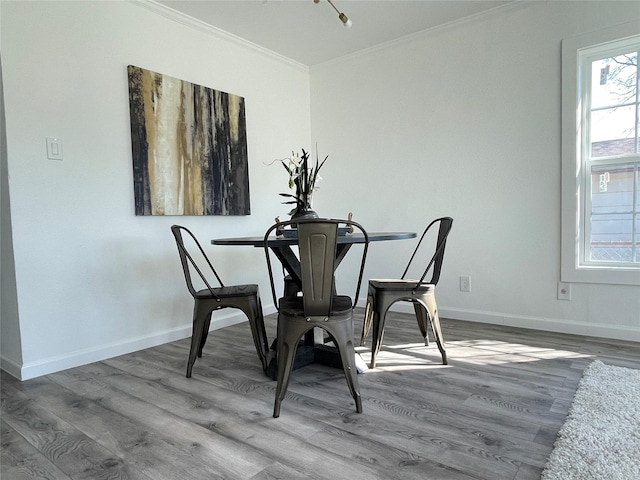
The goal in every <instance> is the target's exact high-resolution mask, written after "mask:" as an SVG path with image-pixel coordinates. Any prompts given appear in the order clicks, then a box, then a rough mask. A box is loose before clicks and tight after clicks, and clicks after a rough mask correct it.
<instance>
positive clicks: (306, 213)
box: [291, 210, 319, 220]
mask: <svg viewBox="0 0 640 480" xmlns="http://www.w3.org/2000/svg"><path fill="white" fill-rule="evenodd" d="M309 218H319V217H318V214H317V213H316V212H314V211H313V210H300V211H298V212H296V213H294V214H293V215H291V220H307V219H309Z"/></svg>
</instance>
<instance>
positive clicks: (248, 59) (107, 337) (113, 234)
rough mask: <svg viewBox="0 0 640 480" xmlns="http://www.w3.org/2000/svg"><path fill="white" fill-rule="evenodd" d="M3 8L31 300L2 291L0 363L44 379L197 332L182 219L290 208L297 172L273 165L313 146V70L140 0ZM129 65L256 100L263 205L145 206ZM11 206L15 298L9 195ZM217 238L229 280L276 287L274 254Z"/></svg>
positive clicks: (253, 138)
mask: <svg viewBox="0 0 640 480" xmlns="http://www.w3.org/2000/svg"><path fill="white" fill-rule="evenodd" d="M1 5H2V6H1V8H2V15H1V17H0V18H1V21H2V24H1V27H2V28H1V43H2V67H3V79H4V100H5V108H6V121H7V123H6V130H7V145H8V186H9V189H10V193H11V198H10V200H11V205H10V207H11V218H10V219H11V222H12V239H13V247H14V254H15V270H16V291H17V304H18V311H17V312H11V311H10V310H9V309H6V310H5V308H4V307H5V306H4V304H3V312H2V314H3V315H2V317H3V318H2V332H1V333H2V347H3V348H2V362H3V363H2V367H3V368H4V369H6V370H8V371H10V372H11V373H12V374H14V375H16V376H20V377H22V378H30V377H34V376H37V375H41V374H44V373H48V372H51V371H55V370H60V369H64V368H67V367H70V366H74V365H78V364H81V363H85V362H90V361H95V360H98V359H102V358H106V357H110V356H113V355H117V354H120V353H124V352H128V351H132V350H136V349H139V348H143V347H145V346H149V345H155V344H159V343H163V342H166V341H169V340H171V339H175V338H182V337H185V336H189V335H190V328H191V327H190V325H191V313H192V308H193V300H192V299H191V297H190V296H189V294H188V292H187V290H186V287H185V286H184V279H183V278H182V270H181V268H180V266H179V261H178V256H177V251H176V246H175V243H174V241H173V237H172V236H171V233H170V230H169V227H170V225H172V224H173V223H182V224H184V225H186V226H188V227H190V228H192V229H193V230H194V232H195V233H196V234H197V235H199V236H200V237H201V239H202V240H203V243H205V244H206V245H208V244H209V240H210V239H211V238H214V237H225V236H237V235H248V234H261V233H264V231H265V229H266V227H267V226H268V225H270V224H271V223H272V221H273V218H274V217H275V216H276V215H278V214H284V213H286V212H287V210H288V209H287V208H286V206H283V205H281V204H280V197H278V195H277V193H278V192H279V191H283V190H286V186H287V179H286V175H285V173H284V171H283V170H282V169H281V168H278V167H277V166H272V167H267V166H265V165H264V164H263V162H270V161H272V160H273V159H274V158H277V157H283V156H285V155H287V153H288V152H290V150H291V149H292V148H299V147H300V146H307V145H309V144H310V113H309V111H310V106H309V105H310V99H309V74H308V69H307V68H306V67H302V66H301V65H298V64H294V63H293V62H290V61H288V60H285V59H282V58H278V57H276V56H275V55H272V54H269V53H266V52H264V51H259V50H256V49H252V48H249V47H246V46H243V45H242V44H240V43H238V42H234V41H231V40H228V39H226V38H225V37H224V36H220V35H214V34H212V33H211V32H210V31H206V30H203V29H199V28H194V26H192V25H187V24H183V23H180V22H177V21H175V19H170V18H168V17H167V16H164V15H161V14H158V13H157V12H155V11H151V10H149V9H147V8H143V7H141V6H140V5H137V4H135V3H131V2H104V1H97V2H90V1H89V2H76V1H57V2H48V1H47V2H2V4H1ZM128 64H132V65H137V66H141V67H143V68H147V69H150V70H153V71H157V72H161V73H164V74H166V75H171V76H174V77H178V78H180V79H183V80H187V81H190V82H193V83H197V84H200V85H205V86H208V87H211V88H214V89H217V90H222V91H225V92H229V93H234V94H237V95H241V96H243V97H245V102H246V115H247V132H248V152H249V176H250V189H251V209H252V214H251V215H250V216H244V217H221V216H220V217H136V216H135V215H134V199H133V184H132V182H133V180H132V158H131V140H130V124H129V103H128V102H129V97H128V87H127V69H126V67H127V65H128ZM48 136H50V137H59V138H60V139H62V142H63V154H64V160H63V161H54V160H48V159H47V158H46V148H45V137H48ZM4 191H5V189H4V186H3V195H4ZM2 208H3V220H2V222H3V223H2V228H3V233H2V235H3V286H2V290H3V295H4V294H5V292H7V296H10V293H11V292H10V288H9V287H10V285H5V278H10V277H9V276H5V271H4V270H5V258H4V245H5V238H6V237H8V235H9V232H7V229H10V228H11V224H9V223H8V219H7V221H5V202H4V197H3V207H2ZM9 231H10V230H9ZM9 238H11V237H9ZM209 248H210V249H211V251H212V252H213V251H214V249H213V247H211V246H209ZM220 248H222V247H220ZM215 251H216V252H218V255H221V256H220V258H217V264H218V265H219V269H220V271H221V273H222V275H223V277H224V278H225V280H226V281H227V282H228V283H249V282H251V283H253V282H259V283H260V285H261V290H262V292H263V296H265V297H266V295H267V293H268V290H267V287H268V283H267V277H266V269H265V268H264V258H263V253H262V252H261V251H259V250H258V249H248V248H235V249H234V248H231V247H226V249H224V250H215ZM14 297H16V295H15V294H14ZM3 298H4V297H3ZM3 303H4V302H3ZM267 303H271V302H267ZM232 313H234V311H231V310H230V311H227V312H225V314H227V315H228V314H232ZM18 318H19V334H20V335H21V337H22V338H20V335H18V334H17V332H16V331H15V329H14V328H12V326H15V325H17V323H18ZM216 318H219V319H221V321H222V322H224V321H227V322H228V321H239V320H242V319H243V318H242V317H241V316H239V315H235V316H234V317H233V318H230V319H226V320H225V315H224V314H220V315H214V320H215V319H216ZM247 333H248V334H249V330H248V327H247ZM8 345H9V346H11V347H12V348H9V347H7V346H8Z"/></svg>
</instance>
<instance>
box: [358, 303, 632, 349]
mask: <svg viewBox="0 0 640 480" xmlns="http://www.w3.org/2000/svg"><path fill="white" fill-rule="evenodd" d="M363 305H364V304H363ZM391 310H393V311H396V312H403V313H414V311H413V306H412V305H411V304H409V303H407V302H398V303H396V304H394V305H393V306H392V307H391ZM439 310H440V317H441V318H451V319H453V320H466V321H469V322H479V323H489V324H492V325H505V326H509V327H519V328H530V329H532V330H544V331H547V332H558V333H569V334H572V335H584V336H587V337H596V338H607V339H612V340H629V341H632V342H640V330H638V328H637V327H633V326H622V325H609V324H602V323H588V322H582V321H576V320H566V319H554V318H544V317H533V316H525V315H514V314H507V313H501V312H485V311H481V310H465V309H462V308H451V307H440V308H439Z"/></svg>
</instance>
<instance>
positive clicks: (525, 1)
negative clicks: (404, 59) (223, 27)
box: [310, 0, 549, 71]
mask: <svg viewBox="0 0 640 480" xmlns="http://www.w3.org/2000/svg"><path fill="white" fill-rule="evenodd" d="M546 1H549V0H546ZM536 3H540V2H539V1H530V0H514V1H513V2H511V3H507V4H505V5H500V6H498V7H494V8H491V9H489V10H483V11H482V12H479V13H474V14H473V15H469V16H467V17H464V18H459V19H456V20H452V21H450V22H447V23H443V24H441V25H437V26H435V27H430V28H427V29H425V30H420V31H419V32H415V33H410V34H409V35H405V36H404V37H400V38H396V39H394V40H389V41H388V42H384V43H380V44H378V45H374V46H372V47H369V48H365V49H362V50H358V51H357V52H353V53H349V54H347V55H344V56H342V57H339V58H334V59H331V60H328V61H326V62H322V63H318V64H316V65H312V66H311V67H310V71H312V70H316V69H319V68H324V67H327V66H330V65H334V64H337V63H342V62H345V61H350V60H352V59H354V58H357V57H360V56H364V55H368V54H371V53H375V52H380V51H383V50H387V49H389V48H393V47H396V46H398V45H403V44H406V43H410V42H414V41H416V40H420V39H423V38H426V37H429V36H431V35H435V34H437V33H440V32H444V31H447V30H451V29H453V28H458V27H460V26H462V25H467V24H470V23H474V22H478V21H481V20H484V19H485V18H487V17H491V16H493V15H495V14H496V13H499V12H500V13H501V12H506V11H510V10H516V9H522V8H525V7H529V6H531V5H535V4H536Z"/></svg>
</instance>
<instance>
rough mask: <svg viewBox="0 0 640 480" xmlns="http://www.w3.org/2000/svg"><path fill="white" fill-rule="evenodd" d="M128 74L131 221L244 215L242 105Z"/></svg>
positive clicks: (163, 78) (160, 78) (136, 70)
mask: <svg viewBox="0 0 640 480" xmlns="http://www.w3.org/2000/svg"><path fill="white" fill-rule="evenodd" d="M127 70H128V73H129V109H130V112H131V147H132V152H133V185H134V196H135V213H136V215H249V214H250V213H251V208H250V203H249V171H248V159H247V132H246V119H245V109H244V98H243V97H239V96H237V95H232V94H229V93H225V92H220V91H218V90H213V89H211V88H207V87H202V86H200V85H195V84H193V83H189V82H186V81H183V80H179V79H177V78H173V77H169V76H167V75H162V74H160V73H155V72H152V71H150V70H145V69H143V68H140V67H135V66H133V65H129V66H128V67H127Z"/></svg>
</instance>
